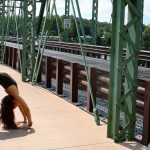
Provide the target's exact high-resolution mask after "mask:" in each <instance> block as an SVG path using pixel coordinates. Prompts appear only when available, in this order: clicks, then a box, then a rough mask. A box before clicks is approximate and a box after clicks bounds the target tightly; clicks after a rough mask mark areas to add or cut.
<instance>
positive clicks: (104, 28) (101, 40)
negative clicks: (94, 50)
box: [45, 16, 150, 50]
mask: <svg viewBox="0 0 150 150" xmlns="http://www.w3.org/2000/svg"><path fill="white" fill-rule="evenodd" d="M57 20H58V24H59V28H60V36H61V38H64V16H61V17H59V16H58V17H57ZM70 22H71V26H70V28H69V29H67V31H68V41H70V42H78V36H77V30H76V25H75V21H74V18H73V16H70ZM77 22H78V24H80V23H79V19H78V18H77ZM58 24H57V23H56V16H52V17H51V19H48V20H47V23H46V26H45V29H48V30H49V35H52V36H58V28H57V27H58V26H57V25H58ZM91 26H92V20H87V19H83V27H84V32H85V35H86V36H87V40H88V43H89V44H91V43H92V41H91V38H90V37H91V35H92V28H91ZM142 34H143V36H142V47H143V49H146V50H150V25H147V26H146V25H143V29H142ZM80 35H82V34H81V28H80ZM96 42H97V45H101V46H110V45H111V23H107V22H98V23H97V37H96Z"/></svg>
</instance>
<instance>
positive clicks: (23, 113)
mask: <svg viewBox="0 0 150 150" xmlns="http://www.w3.org/2000/svg"><path fill="white" fill-rule="evenodd" d="M18 107H19V109H20V112H21V113H22V116H23V118H24V120H23V122H24V123H25V122H27V117H26V114H25V112H24V110H23V108H22V106H21V105H19V106H18Z"/></svg>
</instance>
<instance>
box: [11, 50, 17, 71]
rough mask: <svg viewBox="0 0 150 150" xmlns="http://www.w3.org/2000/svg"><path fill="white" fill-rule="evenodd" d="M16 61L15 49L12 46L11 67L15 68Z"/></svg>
mask: <svg viewBox="0 0 150 150" xmlns="http://www.w3.org/2000/svg"><path fill="white" fill-rule="evenodd" d="M16 62H17V49H16V48H13V62H12V67H13V68H14V69H16Z"/></svg>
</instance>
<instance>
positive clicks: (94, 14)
mask: <svg viewBox="0 0 150 150" xmlns="http://www.w3.org/2000/svg"><path fill="white" fill-rule="evenodd" d="M97 20H98V0H93V6H92V44H94V45H96V38H97Z"/></svg>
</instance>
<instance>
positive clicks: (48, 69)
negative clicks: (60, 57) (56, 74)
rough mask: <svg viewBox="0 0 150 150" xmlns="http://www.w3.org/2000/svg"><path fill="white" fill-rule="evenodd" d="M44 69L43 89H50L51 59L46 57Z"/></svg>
mask: <svg viewBox="0 0 150 150" xmlns="http://www.w3.org/2000/svg"><path fill="white" fill-rule="evenodd" d="M45 63H46V64H45V65H46V67H45V76H46V82H45V87H46V88H50V87H51V84H52V83H51V72H52V59H51V58H50V57H46V62H45Z"/></svg>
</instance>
